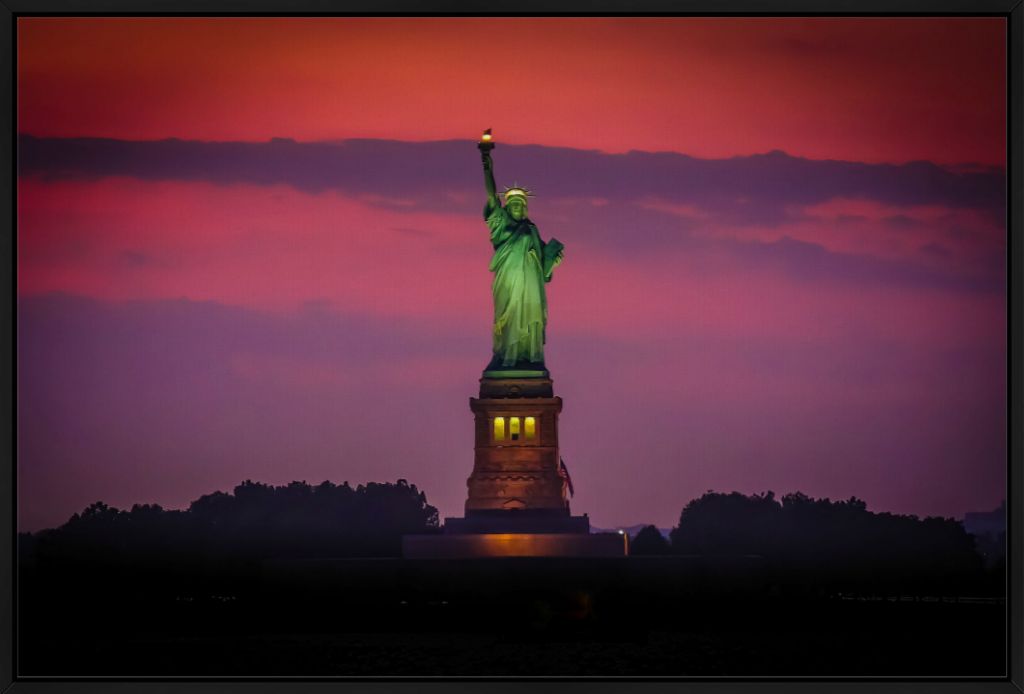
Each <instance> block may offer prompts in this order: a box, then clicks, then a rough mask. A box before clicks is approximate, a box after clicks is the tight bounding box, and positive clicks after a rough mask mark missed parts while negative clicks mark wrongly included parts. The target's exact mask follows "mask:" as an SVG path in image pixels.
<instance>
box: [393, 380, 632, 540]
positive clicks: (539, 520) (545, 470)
mask: <svg viewBox="0 0 1024 694" xmlns="http://www.w3.org/2000/svg"><path fill="white" fill-rule="evenodd" d="M526 374H527V372H525V371H513V372H503V373H502V374H501V377H498V375H497V373H496V372H492V371H485V372H484V377H483V378H481V379H480V397H478V398H470V399H469V408H470V410H472V412H473V416H474V418H475V423H476V426H475V427H474V432H475V435H474V438H475V446H474V458H473V472H472V474H470V476H469V479H468V480H467V481H466V486H467V487H468V491H469V494H468V497H467V499H466V515H465V517H464V518H446V519H445V523H444V528H443V534H441V535H407V536H405V537H404V538H403V542H402V554H403V556H405V557H407V558H410V559H412V558H416V559H469V558H489V557H621V556H624V555H625V554H627V544H626V538H625V536H623V535H618V534H599V535H591V534H590V519H589V518H587V516H586V515H583V516H573V515H571V514H570V512H569V499H568V496H567V492H568V486H569V485H568V477H567V476H566V474H565V471H564V470H563V468H562V466H561V464H560V462H561V458H560V457H559V454H558V414H559V413H560V412H561V411H562V399H561V398H559V397H556V396H555V394H554V392H553V390H552V385H551V379H550V378H548V374H547V371H543V372H538V374H542V375H532V374H531V375H529V376H528V375H526Z"/></svg>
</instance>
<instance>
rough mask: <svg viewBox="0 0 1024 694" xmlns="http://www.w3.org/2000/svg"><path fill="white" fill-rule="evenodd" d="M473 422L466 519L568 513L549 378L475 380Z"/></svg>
mask: <svg viewBox="0 0 1024 694" xmlns="http://www.w3.org/2000/svg"><path fill="white" fill-rule="evenodd" d="M469 408H470V409H471V410H472V411H473V415H474V417H475V420H476V426H475V427H474V431H475V438H476V445H475V449H474V450H475V455H474V461H473V473H472V474H471V475H470V476H469V480H468V481H467V485H468V487H469V497H468V498H467V499H466V517H467V519H468V518H470V517H471V516H472V515H473V514H474V513H476V512H478V511H529V512H543V513H549V514H558V515H564V516H568V515H569V502H568V500H567V498H566V490H567V483H566V478H565V475H564V473H562V470H561V466H560V465H559V457H558V414H559V412H561V411H562V399H561V398H558V397H554V395H553V393H552V386H551V379H550V378H531V379H525V378H524V379H515V378H505V379H497V378H487V377H485V378H481V379H480V397H479V398H470V399H469Z"/></svg>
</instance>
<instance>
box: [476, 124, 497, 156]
mask: <svg viewBox="0 0 1024 694" xmlns="http://www.w3.org/2000/svg"><path fill="white" fill-rule="evenodd" d="M476 146H477V147H479V148H480V153H481V154H483V155H484V156H487V154H489V153H490V151H491V150H492V149H494V140H493V138H492V137H491V129H490V128H487V130H484V134H483V135H481V136H480V142H478V143H477V145H476Z"/></svg>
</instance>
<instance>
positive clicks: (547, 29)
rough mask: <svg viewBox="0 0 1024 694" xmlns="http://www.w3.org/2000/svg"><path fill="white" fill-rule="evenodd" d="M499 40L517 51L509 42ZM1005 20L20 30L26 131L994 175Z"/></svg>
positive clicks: (392, 22)
mask: <svg viewBox="0 0 1024 694" xmlns="http://www.w3.org/2000/svg"><path fill="white" fill-rule="evenodd" d="M513 47H514V48H513ZM1005 50H1006V48H1005V23H1004V22H1003V20H1002V19H998V18H967V19H951V18H924V19H914V18H902V19H892V18H890V19H870V18H868V19H838V20H837V19H829V18H813V19H788V18H760V19H714V18H686V19H684V18H675V19H673V18H647V19H615V18H605V19H598V18H595V19H563V18H546V19H529V18H522V19H516V18H505V19H497V18H487V19H430V18H419V19H380V18H359V19H343V18H334V19H305V18H290V19H256V18H252V19H143V18H131V19H120V20H118V19H95V20H86V19H45V18H30V19H20V20H19V23H18V76H19V107H18V115H19V131H20V132H24V133H30V134H34V135H40V136H51V137H78V136H93V137H114V138H125V139H158V138H165V137H179V138H186V139H189V138H194V139H204V140H265V139H268V138H271V137H291V138H295V139H297V140H322V139H337V138H352V137H380V138H390V139H402V140H409V139H412V140H423V139H426V140H430V139H449V138H464V137H467V136H470V137H472V136H473V135H472V134H475V133H476V132H477V131H479V130H480V129H481V128H483V127H487V126H492V127H494V128H495V132H496V133H497V135H498V137H499V138H500V140H501V141H506V142H510V143H540V144H545V145H552V146H563V147H576V148H582V149H600V150H603V151H609V152H618V151H626V150H630V149H641V150H648V151H661V150H666V151H677V152H685V153H687V154H691V155H694V156H703V157H726V156H734V155H737V154H749V153H752V152H763V151H766V150H767V149H782V150H785V151H786V152H788V153H790V154H794V155H800V156H806V157H811V158H822V159H823V158H837V159H851V160H856V161H871V162H877V161H890V162H903V161H910V160H915V159H928V160H931V161H937V162H943V163H964V162H976V163H983V164H1002V163H1003V161H1004V158H1005V149H1006V148H1005V144H1004V142H1005V139H1004V138H1005V122H1004V118H1003V113H1004V111H1005V92H1006V88H1005V79H1006V74H1005Z"/></svg>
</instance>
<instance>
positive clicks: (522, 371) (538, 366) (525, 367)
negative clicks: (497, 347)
mask: <svg viewBox="0 0 1024 694" xmlns="http://www.w3.org/2000/svg"><path fill="white" fill-rule="evenodd" d="M501 372H508V373H509V374H510V375H511V374H515V375H519V376H539V375H544V376H547V367H545V366H544V362H543V361H528V360H526V359H520V360H519V361H517V362H516V363H515V364H510V365H507V364H505V363H504V360H503V359H502V357H501V355H500V354H495V355H494V356H493V357H491V361H490V363H489V364H488V365H487V368H485V369H484V374H485V375H492V374H494V375H497V374H499V373H501Z"/></svg>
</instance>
